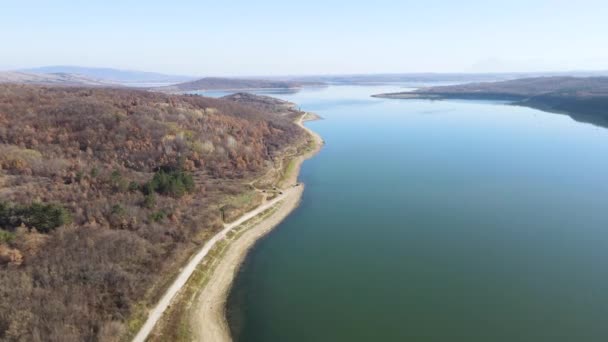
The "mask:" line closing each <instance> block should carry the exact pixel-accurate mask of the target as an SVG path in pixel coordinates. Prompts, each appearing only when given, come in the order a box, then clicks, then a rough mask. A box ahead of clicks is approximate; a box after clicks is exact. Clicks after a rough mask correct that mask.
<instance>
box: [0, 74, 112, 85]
mask: <svg viewBox="0 0 608 342" xmlns="http://www.w3.org/2000/svg"><path fill="white" fill-rule="evenodd" d="M0 83H19V84H38V85H62V86H116V84H112V83H109V82H103V81H99V80H94V79H90V78H87V77H84V76H81V75H73V74H66V73H53V74H35V73H28V72H18V71H2V72H0Z"/></svg>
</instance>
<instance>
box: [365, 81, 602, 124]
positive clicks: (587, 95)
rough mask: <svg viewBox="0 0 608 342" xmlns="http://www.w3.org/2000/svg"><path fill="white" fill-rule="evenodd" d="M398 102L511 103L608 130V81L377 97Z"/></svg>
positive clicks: (467, 87)
mask: <svg viewBox="0 0 608 342" xmlns="http://www.w3.org/2000/svg"><path fill="white" fill-rule="evenodd" d="M374 96H375V97H383V98H396V99H412V98H417V99H477V100H507V101H511V102H512V103H513V104H516V105H522V106H528V107H533V108H537V109H541V110H546V111H551V112H557V113H565V114H568V115H570V116H571V117H572V118H573V119H575V120H578V121H582V122H589V123H593V124H597V125H600V126H608V77H538V78H525V79H518V80H511V81H503V82H487V83H470V84H461V85H454V86H442V87H430V88H421V89H417V90H415V91H412V92H400V93H389V94H379V95H374Z"/></svg>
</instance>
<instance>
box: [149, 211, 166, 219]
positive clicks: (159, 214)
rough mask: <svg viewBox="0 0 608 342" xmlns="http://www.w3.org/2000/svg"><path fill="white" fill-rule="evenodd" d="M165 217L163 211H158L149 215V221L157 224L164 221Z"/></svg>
mask: <svg viewBox="0 0 608 342" xmlns="http://www.w3.org/2000/svg"><path fill="white" fill-rule="evenodd" d="M166 216H167V213H165V211H164V210H159V211H155V212H153V213H152V214H150V220H152V221H154V222H159V221H162V220H164V219H165V217H166Z"/></svg>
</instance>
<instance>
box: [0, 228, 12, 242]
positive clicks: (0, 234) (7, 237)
mask: <svg viewBox="0 0 608 342" xmlns="http://www.w3.org/2000/svg"><path fill="white" fill-rule="evenodd" d="M14 239H15V234H14V233H11V232H7V231H6V230H2V229H0V243H11V242H12V241H13V240H14Z"/></svg>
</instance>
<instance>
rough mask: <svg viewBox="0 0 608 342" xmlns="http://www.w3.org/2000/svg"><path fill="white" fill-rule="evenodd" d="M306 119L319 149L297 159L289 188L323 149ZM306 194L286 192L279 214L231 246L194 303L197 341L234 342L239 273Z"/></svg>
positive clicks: (297, 189)
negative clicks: (232, 304) (231, 307)
mask: <svg viewBox="0 0 608 342" xmlns="http://www.w3.org/2000/svg"><path fill="white" fill-rule="evenodd" d="M306 116H307V115H304V116H302V117H301V118H300V120H298V122H297V124H298V125H300V126H301V127H302V128H303V129H304V130H306V131H307V132H308V134H310V135H311V137H312V138H313V139H314V141H315V148H314V149H313V150H312V151H310V152H308V153H306V154H305V155H302V156H298V157H296V159H295V169H294V171H293V172H292V173H291V174H290V175H289V178H288V179H287V180H286V183H287V184H295V183H296V182H297V178H298V175H299V173H300V167H301V165H302V162H304V160H306V159H308V158H310V157H312V156H313V155H315V154H316V153H317V152H318V151H319V150H320V149H321V147H322V146H323V140H322V139H321V137H320V136H319V135H318V134H316V133H315V132H313V131H311V130H310V129H308V128H307V127H305V126H304V125H303V124H302V122H303V121H304V120H305V117H306ZM303 192H304V186H296V187H291V188H289V189H287V190H284V195H285V196H284V198H283V199H282V200H281V202H280V203H279V204H278V205H277V209H276V211H275V212H274V213H273V214H272V215H270V216H269V217H268V218H266V219H264V220H262V221H261V222H259V223H257V224H256V225H254V226H253V227H251V228H249V229H248V230H247V231H245V232H244V233H243V234H242V235H241V236H240V237H239V238H238V239H237V240H235V241H233V242H232V243H231V244H230V245H229V247H228V250H227V251H226V253H225V254H224V256H223V257H222V259H221V260H220V261H219V263H218V264H217V266H216V268H215V269H214V271H213V273H212V275H211V278H210V280H209V282H208V283H207V284H206V285H205V287H204V288H203V289H201V291H200V293H199V295H198V297H197V298H198V299H197V303H194V306H195V310H193V314H192V315H191V317H190V326H191V330H192V332H193V336H192V337H193V338H194V340H195V341H204V342H207V341H213V342H222V341H232V338H231V336H230V329H229V327H228V322H227V321H226V300H227V297H228V293H229V291H230V288H231V286H232V282H233V280H234V277H235V275H236V272H238V269H239V266H240V265H241V263H242V262H243V260H244V259H245V256H246V255H247V252H248V251H249V249H250V248H251V247H252V246H253V245H254V244H255V242H256V241H257V240H258V239H259V238H260V237H262V236H264V235H265V234H267V233H268V232H270V231H271V230H272V229H273V228H274V227H276V226H277V225H278V224H279V223H281V221H283V220H284V219H285V218H286V217H287V216H288V215H289V214H290V213H291V212H292V211H293V210H294V209H295V208H296V207H297V206H298V204H299V203H300V198H301V197H302V193H303Z"/></svg>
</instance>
